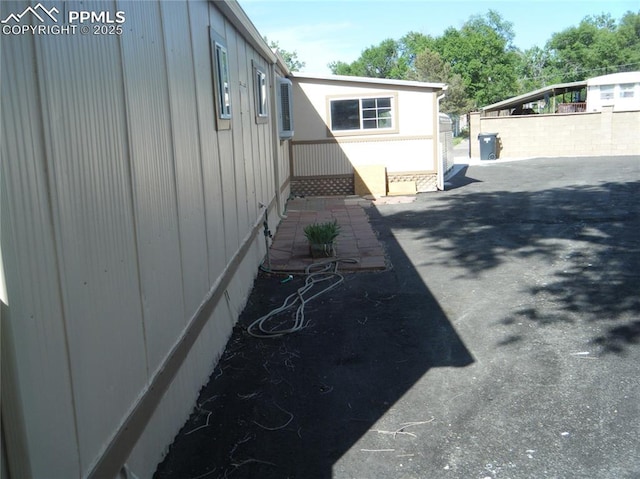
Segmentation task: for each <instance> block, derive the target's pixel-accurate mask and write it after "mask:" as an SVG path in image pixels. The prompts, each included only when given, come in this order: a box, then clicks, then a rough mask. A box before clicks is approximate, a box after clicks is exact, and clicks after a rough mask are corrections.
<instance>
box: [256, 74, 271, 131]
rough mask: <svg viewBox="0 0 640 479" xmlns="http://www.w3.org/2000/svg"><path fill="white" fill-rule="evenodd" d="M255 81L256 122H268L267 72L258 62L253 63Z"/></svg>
mask: <svg viewBox="0 0 640 479" xmlns="http://www.w3.org/2000/svg"><path fill="white" fill-rule="evenodd" d="M253 83H254V98H255V103H256V123H267V122H268V121H269V89H268V85H267V74H266V73H265V72H264V70H262V69H261V68H260V67H259V66H257V65H256V64H254V65H253Z"/></svg>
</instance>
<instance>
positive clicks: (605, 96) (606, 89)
mask: <svg viewBox="0 0 640 479" xmlns="http://www.w3.org/2000/svg"><path fill="white" fill-rule="evenodd" d="M600 99H601V100H613V85H606V86H605V85H603V86H601V87H600Z"/></svg>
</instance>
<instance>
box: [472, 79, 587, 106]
mask: <svg viewBox="0 0 640 479" xmlns="http://www.w3.org/2000/svg"><path fill="white" fill-rule="evenodd" d="M586 87H587V81H586V80H582V81H576V82H571V83H559V84H557V85H550V86H546V87H544V88H540V89H539V90H535V91H532V92H529V93H524V94H522V95H519V96H514V97H513V98H509V99H507V100H502V101H499V102H498V103H494V104H492V105H487V106H485V107H483V108H482V112H483V113H488V112H490V111H500V110H509V109H511V108H515V107H518V106H521V105H524V104H526V103H531V102H532V101H538V100H544V99H545V98H549V97H555V96H557V95H562V94H563V93H569V92H574V91H580V90H582V89H584V88H586Z"/></svg>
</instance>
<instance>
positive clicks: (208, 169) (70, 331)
mask: <svg viewBox="0 0 640 479" xmlns="http://www.w3.org/2000/svg"><path fill="white" fill-rule="evenodd" d="M27 5H29V3H28V2H17V3H12V4H10V6H9V7H10V9H11V11H14V10H16V11H18V12H19V11H21V10H22V9H24V8H26V6H27ZM53 5H56V6H57V8H58V9H59V10H60V11H61V12H62V11H63V10H64V9H63V4H62V2H53V3H52V4H51V6H53ZM224 5H226V4H220V3H217V2H208V1H205V0H199V1H192V2H157V1H156V2H136V1H131V2H128V1H122V2H121V1H118V2H99V3H97V2H96V3H91V8H92V9H95V10H108V11H116V10H121V11H124V12H125V14H126V21H125V24H124V25H123V27H124V28H123V29H124V32H123V34H122V35H121V36H119V37H118V36H97V35H96V36H93V35H88V36H84V37H82V38H78V37H76V38H74V37H72V36H69V37H64V36H58V37H56V38H55V39H52V38H50V37H49V38H47V37H44V36H41V37H39V36H34V37H31V36H24V37H12V36H6V37H3V39H2V45H1V48H2V55H1V56H2V70H1V72H0V74H1V75H2V76H1V79H0V80H1V81H0V83H1V84H2V88H3V95H1V101H2V138H1V141H0V144H1V148H2V150H1V152H2V160H3V161H2V171H1V175H2V176H1V179H2V194H3V196H2V215H1V220H2V230H1V233H2V258H3V261H4V266H5V276H6V280H7V290H8V298H9V300H8V302H9V305H8V306H6V307H4V308H3V311H2V313H3V314H2V321H3V328H2V334H3V361H2V368H3V389H2V394H3V402H2V408H3V411H4V414H11V418H12V420H11V421H7V422H5V424H4V427H5V437H6V435H11V437H12V438H16V439H15V440H14V441H12V445H11V446H10V447H9V446H8V451H7V453H8V456H9V457H8V459H9V462H10V466H11V467H10V469H11V470H10V473H13V476H12V477H28V476H29V475H31V476H32V477H34V478H49V477H65V478H79V477H85V476H87V475H89V474H91V472H92V471H93V472H94V473H95V474H96V476H100V474H102V473H103V471H107V470H108V471H109V472H110V473H111V472H113V471H112V469H111V468H112V467H116V469H117V468H118V467H119V465H118V464H110V463H109V462H110V461H111V458H116V460H118V461H126V462H127V463H128V465H129V467H130V468H131V471H132V472H133V473H135V474H136V475H137V476H138V477H150V476H151V474H152V473H153V470H154V469H155V467H156V464H157V463H158V461H159V460H161V458H162V454H163V452H164V451H166V448H167V446H168V445H169V444H170V443H171V441H172V440H173V437H174V435H175V434H176V433H177V431H178V429H179V428H180V426H181V425H182V424H183V423H184V421H185V419H186V418H187V417H188V414H189V412H190V411H191V408H192V407H193V404H194V401H195V398H196V396H197V393H198V391H199V389H200V388H201V386H202V384H203V383H204V382H205V381H206V380H207V378H208V376H209V375H210V373H211V371H212V369H213V367H214V365H215V363H216V361H217V359H218V357H219V355H220V354H221V352H222V351H223V349H224V345H225V343H226V340H227V338H228V337H229V335H230V333H231V330H232V327H233V324H234V322H235V321H236V319H237V316H238V314H239V312H240V311H241V310H242V308H243V307H244V304H245V302H246V298H247V295H248V293H249V290H250V288H251V285H252V283H253V279H254V277H255V275H256V273H257V267H258V264H259V262H260V261H261V260H262V258H263V257H264V254H265V246H264V238H263V237H262V236H261V234H259V232H261V223H262V218H263V214H264V212H265V209H264V208H263V207H260V206H259V203H262V204H264V205H270V207H271V209H270V211H269V218H270V227H271V228H272V230H275V227H276V224H277V221H278V216H277V214H276V211H275V208H274V205H275V197H276V188H278V189H280V190H281V191H283V192H286V191H287V182H288V176H287V175H288V169H289V168H288V165H289V155H288V148H289V144H288V142H279V141H278V140H277V138H274V136H273V111H274V107H273V105H271V104H269V121H268V122H266V123H256V122H255V121H253V118H254V115H253V113H254V111H255V103H254V102H255V98H254V95H253V83H252V82H253V75H252V71H253V70H252V68H253V67H252V65H253V64H254V63H255V64H258V65H260V66H261V67H262V68H263V69H264V71H265V72H266V73H267V82H268V84H269V87H271V85H272V83H273V77H272V73H273V70H274V66H273V64H272V62H273V58H271V56H270V55H271V54H270V52H268V51H267V49H266V47H265V50H264V51H259V49H258V47H256V42H255V39H254V40H252V41H248V40H247V39H246V38H245V37H244V36H243V35H242V34H241V32H240V31H239V30H238V29H237V28H236V23H237V22H238V21H240V22H242V21H244V20H242V19H240V20H238V19H235V20H234V22H235V23H234V22H231V21H230V20H229V18H227V17H226V16H225V15H223V14H222V11H221V10H220V9H219V8H222V7H223V6H224ZM9 7H8V6H5V5H3V7H2V10H1V11H2V15H3V18H5V17H6V15H7V14H8V8H9ZM225 8H226V10H225V11H228V10H230V11H231V13H233V11H234V9H235V8H236V7H234V6H233V4H231V6H230V7H229V6H227V7H225ZM210 28H212V29H214V30H215V31H216V33H217V34H218V35H220V36H221V37H223V38H224V39H225V42H226V46H227V49H228V52H229V64H230V65H229V66H230V77H231V95H232V106H233V111H232V118H231V128H230V129H229V130H224V131H217V130H216V125H215V118H214V115H215V106H214V96H213V95H214V90H213V77H212V69H211V51H210V36H209V31H210V30H209V29H210ZM25 59H26V60H25ZM5 89H6V90H5ZM5 91H10V92H11V94H10V95H6V94H4V92H5ZM276 164H277V165H278V170H279V174H278V178H277V179H276V177H275V175H276V168H275V165H276ZM212 298H213V299H212ZM203 305H211V309H210V310H209V309H207V308H204V309H202V307H203ZM193 332H195V336H193V335H192V333H193ZM192 336H193V337H194V339H193V346H190V349H189V348H187V349H186V350H185V352H184V355H185V356H184V359H182V358H179V359H176V356H175V354H174V353H175V352H176V351H177V350H179V351H183V350H182V349H180V347H181V346H180V345H182V344H190V341H191V339H190V338H191V337H192ZM5 342H6V343H8V344H10V347H9V348H5V347H4V343H5ZM176 348H177V349H176ZM5 358H8V360H5ZM167 367H169V372H167V369H166V368H167ZM171 368H175V377H173V381H172V382H170V384H169V385H168V386H167V389H166V392H165V393H164V395H162V393H158V392H157V389H158V388H157V384H158V381H159V378H160V376H159V372H162V373H163V374H170V375H171V374H174V372H171ZM5 371H7V373H6V374H5ZM160 379H162V378H160ZM5 380H9V381H11V384H10V385H7V384H6V383H5ZM42 391H46V392H47V394H42ZM154 394H155V395H157V397H156V398H155V399H151V400H149V399H148V398H150V397H151V398H154ZM52 397H55V398H56V399H55V401H52V400H51V398H52ZM4 399H6V400H4ZM156 403H157V409H156V410H155V411H153V410H148V411H144V410H143V411H142V412H141V411H140V410H139V406H140V405H141V404H142V405H143V407H152V408H153V407H155V405H156ZM148 404H151V405H152V406H147V405H148ZM134 415H135V418H136V419H135V420H133V421H132V422H128V421H130V420H131V418H132V417H134ZM147 416H148V421H147V420H146V419H144V421H145V422H144V423H142V424H141V423H139V422H137V421H138V418H146V417H147ZM132 425H133V427H131V426H132ZM132 429H133V430H132ZM22 446H23V449H24V451H22V452H21V451H20V450H19V449H20V447H22ZM129 450H131V454H130V455H129V456H128V457H121V456H122V453H121V452H119V451H129ZM105 457H107V458H109V460H104V458H105ZM111 462H112V461H111ZM108 463H109V464H108ZM120 465H121V464H120ZM100 477H105V476H104V475H103V476H100Z"/></svg>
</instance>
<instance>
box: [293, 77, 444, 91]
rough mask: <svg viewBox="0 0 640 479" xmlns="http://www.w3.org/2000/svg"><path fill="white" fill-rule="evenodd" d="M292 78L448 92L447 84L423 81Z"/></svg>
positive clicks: (361, 78) (365, 78)
mask: <svg viewBox="0 0 640 479" xmlns="http://www.w3.org/2000/svg"><path fill="white" fill-rule="evenodd" d="M291 77H292V78H294V79H296V80H320V81H336V82H338V81H342V82H351V83H371V84H377V85H389V86H408V87H415V88H430V89H434V90H446V89H447V88H448V87H447V84H446V83H427V82H421V81H409V80H393V79H390V78H369V77H356V76H347V75H306V74H304V73H292V74H291Z"/></svg>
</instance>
